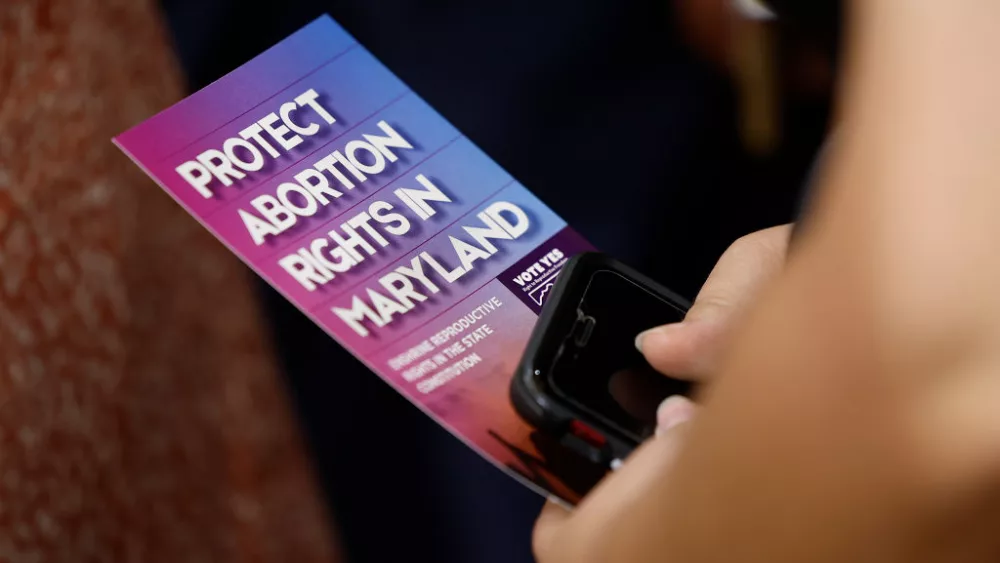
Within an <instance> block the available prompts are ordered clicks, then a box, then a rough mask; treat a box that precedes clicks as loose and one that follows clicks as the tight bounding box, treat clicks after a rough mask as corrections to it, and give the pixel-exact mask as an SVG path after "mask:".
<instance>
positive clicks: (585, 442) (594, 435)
mask: <svg viewBox="0 0 1000 563" xmlns="http://www.w3.org/2000/svg"><path fill="white" fill-rule="evenodd" d="M560 443H562V445H563V446H565V447H567V448H569V449H571V450H573V451H574V452H576V453H577V454H579V455H581V456H583V457H584V458H586V459H587V460H588V461H590V462H591V463H596V464H598V465H607V464H608V463H609V462H610V457H611V450H610V448H608V445H607V440H606V439H605V438H604V436H602V435H601V434H600V433H599V432H597V431H596V430H594V429H593V428H591V427H589V426H587V425H586V424H583V423H582V422H579V421H576V420H574V421H573V422H571V423H570V426H569V431H568V432H567V433H566V434H565V435H563V438H562V440H560Z"/></svg>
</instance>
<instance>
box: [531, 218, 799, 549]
mask: <svg viewBox="0 0 1000 563" xmlns="http://www.w3.org/2000/svg"><path fill="white" fill-rule="evenodd" d="M790 234H791V225H782V226H779V227H772V228H770V229H764V230H762V231H757V232H755V233H751V234H749V235H746V236H744V237H742V238H740V239H738V240H737V241H736V242H734V243H733V244H732V245H730V247H729V248H728V249H727V250H726V251H725V252H724V253H723V254H722V256H721V257H720V258H719V261H718V262H717V263H716V265H715V268H713V270H712V273H711V274H710V275H709V277H708V279H707V280H706V281H705V284H704V286H703V287H702V289H701V291H700V292H699V293H698V297H697V298H696V299H695V302H694V304H693V305H692V307H691V309H690V311H688V314H687V316H686V317H685V319H684V321H683V322H681V323H676V324H671V325H665V326H661V327H656V328H653V329H650V330H648V331H646V332H644V333H642V334H640V335H639V336H638V337H637V338H636V347H638V348H639V350H640V351H641V352H643V354H644V355H645V356H646V358H647V360H648V361H649V362H650V364H651V365H653V367H655V368H656V369H657V370H659V371H661V372H662V373H664V374H669V375H671V376H673V377H679V378H684V379H690V380H694V381H703V380H705V379H706V378H707V377H709V376H710V375H711V374H712V373H714V371H715V369H716V367H717V366H718V365H719V362H720V357H721V355H722V353H723V350H724V348H725V343H726V341H727V340H728V338H729V335H730V334H731V333H732V330H733V326H734V325H735V324H736V323H737V321H738V319H739V317H740V313H741V312H742V311H743V310H745V309H746V308H747V306H748V305H750V304H751V303H753V301H754V298H755V297H756V296H757V295H758V294H759V293H760V290H761V288H762V287H763V286H764V285H765V284H766V283H767V282H768V281H770V280H771V279H772V278H774V277H775V275H776V274H777V273H778V272H779V271H780V270H781V267H782V265H783V264H784V261H785V253H786V250H787V247H788V239H789V236H790ZM695 412H696V407H695V405H694V403H692V402H691V401H689V400H688V399H685V398H683V397H671V398H669V399H667V400H666V401H664V403H663V404H662V405H661V406H660V409H659V410H658V412H657V430H656V437H655V438H654V439H653V440H651V441H650V442H648V443H647V444H645V445H644V446H642V447H641V448H639V450H638V451H637V452H636V453H635V454H633V455H632V457H631V458H630V459H629V463H628V464H626V465H625V466H624V467H623V468H622V469H621V470H620V471H619V472H618V474H616V475H615V477H614V479H608V480H606V481H605V483H603V484H602V485H601V486H599V487H597V488H596V489H595V490H594V491H593V492H592V493H591V494H590V495H589V496H588V497H587V499H585V500H584V502H583V504H581V506H580V507H579V509H578V511H577V512H576V515H575V516H572V515H571V513H570V512H568V511H567V510H566V509H565V508H563V507H562V506H560V505H559V504H557V503H555V502H549V503H547V505H546V506H545V508H544V509H543V511H542V514H541V515H540V517H539V519H538V523H537V525H536V528H535V536H534V547H535V552H536V555H537V557H538V558H539V561H541V562H542V563H549V562H559V561H574V562H578V561H588V560H601V559H599V558H597V557H596V556H595V553H596V551H595V545H594V540H595V539H596V538H605V537H607V535H606V534H595V533H593V532H596V531H598V530H603V529H606V528H607V526H608V525H609V524H611V523H612V522H613V521H614V520H615V519H616V515H617V514H619V513H620V511H623V510H627V509H628V506H629V505H630V504H631V502H632V501H633V500H635V499H637V498H640V497H641V495H643V494H644V491H646V490H647V488H648V487H649V485H650V484H651V483H652V482H653V481H655V480H657V479H661V478H662V477H663V475H664V474H665V473H666V472H668V471H669V469H670V466H671V465H672V463H673V459H674V457H675V455H676V452H677V451H678V450H679V448H680V447H681V444H682V441H683V437H684V434H685V433H684V432H683V429H684V427H685V425H686V423H687V422H689V421H690V420H691V419H692V418H693V417H694V415H695ZM597 543H598V544H600V543H601V542H597ZM567 547H568V548H569V550H570V551H569V552H567ZM575 549H581V550H582V551H581V552H580V553H577V552H576V551H575ZM609 549H610V548H609ZM584 552H586V553H584ZM609 553H610V552H609ZM587 558H594V559H587Z"/></svg>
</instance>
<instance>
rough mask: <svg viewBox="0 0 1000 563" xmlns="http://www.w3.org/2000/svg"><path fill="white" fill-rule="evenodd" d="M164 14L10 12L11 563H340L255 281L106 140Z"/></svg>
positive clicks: (129, 112)
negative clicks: (276, 364) (254, 290)
mask: <svg viewBox="0 0 1000 563" xmlns="http://www.w3.org/2000/svg"><path fill="white" fill-rule="evenodd" d="M157 17H158V13H157V11H156V8H155V6H154V5H153V4H152V3H151V2H148V1H135V0H77V1H71V0H37V1H28V0H25V1H19V0H12V1H6V2H3V4H2V6H0V561H23V562H29V561H43V560H44V561H144V562H155V561H162V562H164V563H177V562H194V561H213V562H230V561H233V562H235V561H297V562H312V561H332V560H335V559H337V558H336V556H335V550H334V548H333V542H332V541H331V534H330V530H331V526H330V524H329V519H328V518H327V516H326V514H325V513H324V509H323V507H322V505H321V502H320V500H319V496H318V494H317V490H316V486H315V484H314V480H313V475H312V474H311V471H310V467H309V464H308V461H307V459H306V457H305V455H304V453H303V447H302V441H301V439H300V437H299V435H298V433H297V430H296V428H295V425H294V423H293V417H292V416H291V411H290V408H289V405H288V403H287V400H286V396H285V394H284V389H283V388H282V386H281V384H280V381H279V380H278V378H277V376H276V372H275V369H274V367H273V364H272V358H271V354H270V352H269V350H268V346H267V343H266V341H265V338H264V336H263V331H262V329H261V323H260V319H259V318H258V312H257V308H256V303H255V301H254V298H253V295H252V291H251V286H250V283H249V282H250V279H249V277H248V273H247V271H246V270H245V269H244V268H243V267H242V266H241V265H240V264H239V263H238V262H237V261H236V260H235V259H234V258H232V257H231V256H230V255H229V253H228V252H227V251H226V250H225V249H224V248H223V247H222V246H221V245H220V244H219V243H217V242H216V241H215V240H214V239H213V238H212V237H211V236H210V235H208V234H207V233H206V232H205V231H203V229H202V228H201V227H200V226H199V225H197V224H196V223H195V222H194V221H192V220H191V219H189V218H188V217H187V216H186V215H185V214H184V213H183V211H182V210H181V209H180V208H179V207H177V206H176V205H175V204H174V203H173V202H172V201H170V200H169V199H168V198H167V196H165V195H164V194H162V193H161V192H160V190H159V189H158V188H157V187H156V186H154V185H153V184H152V183H150V182H149V181H148V180H147V179H146V178H145V177H143V175H142V174H141V173H140V172H139V171H138V170H137V169H136V168H135V167H134V165H133V164H132V163H130V162H129V161H128V160H127V159H126V158H125V157H124V156H122V155H121V154H120V153H119V152H118V151H117V150H116V149H115V147H114V146H113V145H112V144H111V141H110V139H111V137H112V136H113V135H114V134H116V133H118V132H120V131H122V130H124V129H126V128H127V127H129V126H131V125H133V124H135V123H138V122H139V121H141V120H142V119H144V118H146V117H148V116H149V115H151V114H153V113H154V112H155V111H157V110H159V109H161V108H164V107H166V106H167V105H168V104H170V103H171V102H174V101H176V100H177V99H178V98H179V97H180V96H181V93H182V90H181V87H180V75H179V73H178V71H177V69H176V67H175V65H174V63H173V61H172V59H171V57H170V54H169V49H168V47H167V44H166V41H165V37H164V35H163V31H162V30H161V28H160V25H159V22H158V21H157Z"/></svg>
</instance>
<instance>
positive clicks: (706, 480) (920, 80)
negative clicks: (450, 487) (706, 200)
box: [609, 0, 1000, 563]
mask: <svg viewBox="0 0 1000 563" xmlns="http://www.w3.org/2000/svg"><path fill="white" fill-rule="evenodd" d="M949 8H951V9H950V10H949ZM852 18H853V20H854V25H853V30H854V32H853V33H854V35H853V37H852V41H851V42H850V43H851V45H852V50H851V52H850V53H849V57H848V61H849V62H848V69H847V73H846V80H845V82H844V89H843V93H842V97H841V99H842V100H843V104H842V106H841V108H840V120H839V124H838V127H839V129H838V138H837V145H836V147H835V149H834V151H835V152H834V153H833V154H832V155H831V159H830V161H829V168H828V173H827V174H825V175H824V176H823V177H822V179H821V185H820V194H819V197H818V199H817V201H816V203H817V204H818V208H817V209H816V213H815V215H814V216H813V217H812V218H811V219H812V222H811V223H810V225H809V228H808V230H807V231H806V232H805V236H804V239H803V240H802V241H801V242H802V245H801V246H800V247H799V249H798V251H799V253H798V254H797V255H796V256H795V257H794V258H793V260H792V263H791V264H790V266H789V269H788V273H787V275H786V276H785V277H784V278H783V279H782V280H780V281H779V282H778V283H777V284H776V286H775V287H774V288H773V289H772V291H771V292H770V294H769V295H768V296H767V297H766V298H765V299H763V300H762V302H761V303H760V305H759V308H758V311H757V312H756V314H755V315H753V317H752V318H751V320H750V321H749V323H748V324H747V325H746V326H745V327H744V331H743V333H742V337H741V338H739V339H738V344H737V345H736V347H735V349H734V350H733V351H732V354H731V355H730V358H729V361H728V363H727V367H726V369H725V370H724V374H723V376H722V378H721V381H720V383H718V384H717V385H716V387H715V388H714V389H713V392H712V393H711V394H710V396H708V397H707V400H706V401H705V408H704V410H703V412H702V413H701V415H700V416H699V420H698V421H697V422H696V423H695V425H694V426H693V428H692V432H691V435H690V436H689V444H688V447H687V448H686V449H685V451H684V452H683V454H682V456H681V458H680V459H679V460H678V463H677V466H676V467H675V468H674V469H673V470H672V472H671V474H670V476H669V480H667V479H664V480H663V481H662V482H661V483H660V484H659V485H658V486H657V487H655V488H654V490H653V492H652V493H651V494H649V495H646V496H645V497H643V498H642V499H638V500H637V501H636V502H635V503H634V506H633V507H632V510H630V512H629V514H628V515H627V516H626V517H624V518H622V519H619V520H618V521H617V522H616V523H615V530H614V532H613V533H611V534H609V535H610V536H612V537H614V538H615V540H614V541H615V546H614V552H615V553H619V554H622V556H621V558H620V560H623V561H656V560H664V559H669V560H672V561H677V562H683V563H688V562H695V561H717V560H728V561H735V560H739V561H768V562H770V563H774V562H781V561H788V562H795V563H804V562H820V561H830V562H834V561H837V562H840V561H852V562H864V561H872V562H876V561H877V562H879V563H886V562H892V561H908V562H912V561H949V562H952V561H964V560H969V561H980V560H992V559H990V557H991V556H992V557H994V559H995V557H996V555H997V551H996V550H997V547H998V546H997V545H996V544H997V541H998V540H1000V538H998V537H997V536H998V534H997V533H996V530H997V529H1000V510H998V506H1000V505H998V504H996V498H995V497H991V495H992V494H995V493H996V492H997V491H998V490H1000V489H998V488H997V487H996V486H995V483H994V482H993V478H994V476H996V475H1000V471H997V463H996V461H997V460H998V459H1000V455H998V453H997V450H998V449H1000V448H998V446H997V444H1000V437H998V432H997V429H998V428H1000V424H998V422H997V415H995V414H993V411H996V410H997V408H996V403H997V401H998V400H1000V399H997V397H1000V385H998V383H997V381H998V376H997V375H996V374H1000V358H998V357H997V354H996V353H995V352H993V350H994V349H1000V346H998V344H1000V339H998V338H997V335H998V333H1000V331H998V330H997V324H998V320H1000V298H998V296H1000V292H997V291H996V288H997V287H1000V253H998V252H996V250H997V248H998V244H1000V221H997V220H996V218H995V217H994V215H995V214H996V213H997V212H1000V159H998V157H1000V103H998V101H1000V75H998V74H997V73H996V72H994V69H995V68H997V66H996V65H997V62H996V60H995V58H996V57H997V56H1000V55H998V54H1000V4H996V3H995V2H992V1H990V0H978V1H969V2H964V3H959V5H958V6H954V7H951V6H948V5H942V4H941V3H939V2H938V3H934V2H930V1H928V0H896V1H890V0H884V1H872V0H869V1H868V2H863V1H861V2H859V3H858V4H857V6H856V8H855V13H854V14H853V16H852ZM991 502H993V504H991Z"/></svg>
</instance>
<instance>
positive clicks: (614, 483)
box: [533, 397, 696, 563]
mask: <svg viewBox="0 0 1000 563" xmlns="http://www.w3.org/2000/svg"><path fill="white" fill-rule="evenodd" d="M695 413H696V407H695V405H694V404H693V403H691V401H689V400H688V399H685V398H683V397H671V398H669V399H667V400H666V401H664V403H663V405H661V407H660V409H659V411H658V413H657V419H658V429H657V433H656V437H655V438H653V439H651V440H649V441H647V442H646V443H645V444H643V445H642V446H640V447H639V448H638V449H637V450H636V451H635V452H634V453H633V454H632V455H631V456H629V458H628V460H627V461H626V463H625V464H624V465H622V466H621V468H620V469H619V470H617V471H616V472H614V473H612V474H611V475H610V476H609V477H608V478H606V479H605V480H604V481H602V482H601V484H599V485H598V486H597V487H596V488H595V489H594V490H593V491H591V493H590V494H589V495H588V496H587V497H586V498H585V499H584V500H583V502H582V503H580V505H579V506H578V507H577V508H576V510H575V511H573V512H569V511H567V510H566V509H565V508H563V507H562V506H560V505H559V504H557V503H554V502H552V501H550V502H549V503H547V504H546V505H545V508H544V509H543V510H542V514H541V515H540V516H539V518H538V521H537V523H536V525H535V531H534V536H533V547H534V550H535V556H536V558H537V559H538V561H539V563H561V562H563V561H573V562H574V563H580V562H585V561H604V560H612V559H613V557H611V556H610V555H612V554H609V556H608V557H602V555H601V547H602V544H600V543H599V539H598V538H602V537H606V532H607V528H608V526H609V525H611V524H612V523H614V522H615V521H617V520H619V519H620V518H621V517H622V516H623V515H627V514H628V512H629V510H630V509H631V507H633V506H635V505H636V503H638V502H640V501H641V500H642V499H644V498H645V497H646V496H647V495H648V493H649V490H650V488H651V487H652V486H653V484H655V483H657V482H659V481H661V480H662V479H664V477H665V476H666V475H667V474H668V473H669V470H670V466H671V465H672V464H673V461H674V459H675V458H676V456H677V453H678V451H679V449H680V446H681V444H682V442H683V436H684V435H685V434H686V432H685V429H686V427H687V423H688V422H689V421H690V420H691V419H692V418H693V417H694V415H695Z"/></svg>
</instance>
